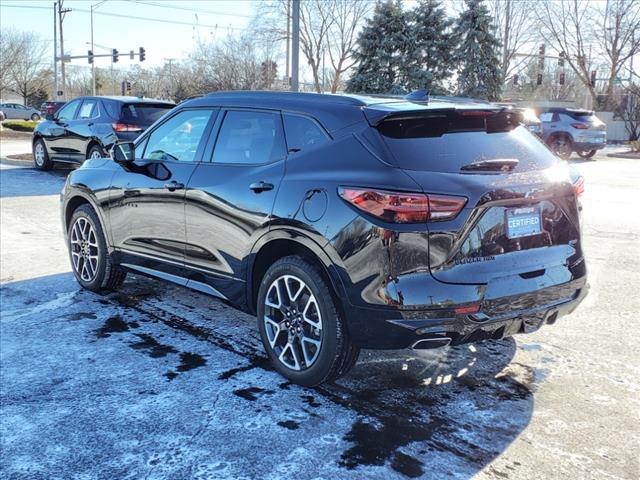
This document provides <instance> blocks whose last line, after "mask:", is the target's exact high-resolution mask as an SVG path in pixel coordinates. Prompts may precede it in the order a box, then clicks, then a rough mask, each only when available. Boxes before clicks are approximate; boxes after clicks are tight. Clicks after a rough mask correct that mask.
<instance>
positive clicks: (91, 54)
mask: <svg viewBox="0 0 640 480" xmlns="http://www.w3.org/2000/svg"><path fill="white" fill-rule="evenodd" d="M87 61H88V62H89V63H93V50H87Z"/></svg>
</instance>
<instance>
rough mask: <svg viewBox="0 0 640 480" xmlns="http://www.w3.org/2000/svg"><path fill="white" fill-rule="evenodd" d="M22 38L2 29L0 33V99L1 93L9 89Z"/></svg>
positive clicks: (12, 31) (11, 31)
mask: <svg viewBox="0 0 640 480" xmlns="http://www.w3.org/2000/svg"><path fill="white" fill-rule="evenodd" d="M21 50H22V37H21V35H20V34H19V33H18V32H16V31H15V30H11V29H2V30H1V31H0V98H2V96H3V92H4V91H6V90H10V89H11V85H12V83H13V71H14V68H15V66H16V63H17V62H18V60H19V59H20V51H21Z"/></svg>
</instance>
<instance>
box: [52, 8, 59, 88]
mask: <svg viewBox="0 0 640 480" xmlns="http://www.w3.org/2000/svg"><path fill="white" fill-rule="evenodd" d="M53 99H54V100H57V99H58V2H53Z"/></svg>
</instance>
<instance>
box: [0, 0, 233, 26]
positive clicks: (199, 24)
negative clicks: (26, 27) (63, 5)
mask: <svg viewBox="0 0 640 480" xmlns="http://www.w3.org/2000/svg"><path fill="white" fill-rule="evenodd" d="M0 7H2V8H5V7H8V8H34V9H40V10H49V7H39V6H36V5H7V4H5V3H0ZM73 11H74V12H83V13H91V10H86V9H84V8H75V7H74V8H73ZM93 13H94V15H103V16H107V17H117V18H127V19H131V20H142V21H147V22H159V23H170V24H173V25H187V26H189V27H195V26H197V27H201V28H213V29H218V28H221V29H227V30H238V31H244V30H245V29H244V28H240V27H232V26H230V25H205V24H202V23H195V22H181V21H179V20H165V19H162V18H153V17H139V16H136V15H125V14H122V13H112V12H93Z"/></svg>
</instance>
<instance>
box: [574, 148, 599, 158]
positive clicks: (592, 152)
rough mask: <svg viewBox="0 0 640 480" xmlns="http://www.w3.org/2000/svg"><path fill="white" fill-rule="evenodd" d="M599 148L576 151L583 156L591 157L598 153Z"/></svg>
mask: <svg viewBox="0 0 640 480" xmlns="http://www.w3.org/2000/svg"><path fill="white" fill-rule="evenodd" d="M596 152H597V150H578V151H577V152H576V153H577V154H578V155H579V156H581V157H582V158H591V157H593V156H594V155H595V154H596Z"/></svg>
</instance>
